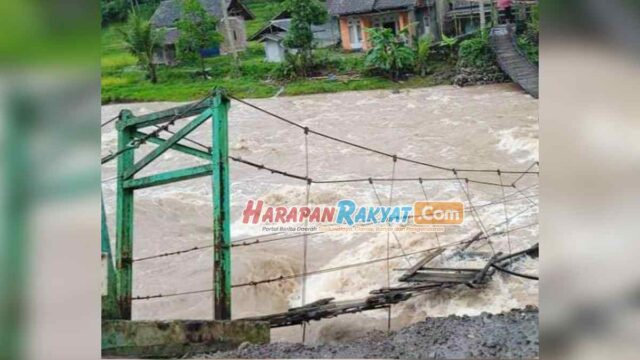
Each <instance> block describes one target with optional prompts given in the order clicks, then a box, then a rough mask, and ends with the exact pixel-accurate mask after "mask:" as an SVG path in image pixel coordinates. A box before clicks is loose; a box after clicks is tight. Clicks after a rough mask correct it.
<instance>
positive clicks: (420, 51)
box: [416, 35, 432, 76]
mask: <svg viewBox="0 0 640 360" xmlns="http://www.w3.org/2000/svg"><path fill="white" fill-rule="evenodd" d="M431 42H432V41H431V36H430V35H425V36H423V37H421V38H420V39H419V40H418V45H417V46H416V73H418V74H420V76H425V75H427V71H428V70H429V63H428V61H429V53H430V52H431Z"/></svg>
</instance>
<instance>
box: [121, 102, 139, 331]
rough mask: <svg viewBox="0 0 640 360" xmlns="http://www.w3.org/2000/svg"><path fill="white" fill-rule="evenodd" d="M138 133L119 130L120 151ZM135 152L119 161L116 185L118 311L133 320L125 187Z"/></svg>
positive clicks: (129, 208) (129, 203)
mask: <svg viewBox="0 0 640 360" xmlns="http://www.w3.org/2000/svg"><path fill="white" fill-rule="evenodd" d="M130 117H133V114H132V113H131V112H130V111H128V110H123V111H122V112H121V113H120V120H119V122H120V121H126V120H127V119H128V118H130ZM134 135H135V129H134V128H133V127H123V128H121V129H119V130H118V151H120V150H122V149H124V148H125V147H126V146H128V145H129V143H130V142H131V140H133V139H134ZM133 161H134V150H130V151H125V152H124V153H122V154H121V155H120V156H119V157H118V182H117V185H116V192H117V194H116V198H117V204H116V268H117V274H118V275H117V279H118V290H117V298H118V308H119V310H120V316H119V317H120V318H121V319H124V320H131V289H132V281H133V264H132V256H133V189H127V188H125V186H124V183H125V179H124V174H125V172H126V171H128V170H129V169H130V168H131V167H132V166H133Z"/></svg>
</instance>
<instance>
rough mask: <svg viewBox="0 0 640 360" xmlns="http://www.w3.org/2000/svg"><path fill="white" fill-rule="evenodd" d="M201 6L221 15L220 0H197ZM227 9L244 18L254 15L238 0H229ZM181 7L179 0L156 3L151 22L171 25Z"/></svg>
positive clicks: (178, 16) (208, 11) (218, 15)
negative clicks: (156, 6)
mask: <svg viewBox="0 0 640 360" xmlns="http://www.w3.org/2000/svg"><path fill="white" fill-rule="evenodd" d="M199 1H200V4H202V7H203V8H204V9H205V10H206V11H207V13H209V15H212V16H215V17H216V18H218V19H221V18H222V17H223V14H222V2H221V0H199ZM228 10H229V11H234V12H237V13H240V14H242V17H244V19H245V20H252V19H254V18H255V16H254V15H253V14H252V13H251V11H249V9H248V8H247V7H246V6H244V5H243V4H242V2H241V1H240V0H231V1H230V2H229V6H228ZM181 12H182V8H181V6H180V0H165V1H163V2H161V3H160V5H158V8H157V9H156V11H155V12H154V13H153V16H152V17H151V20H150V21H151V24H152V25H153V26H155V27H171V26H174V25H175V23H176V21H178V20H179V19H180V13H181Z"/></svg>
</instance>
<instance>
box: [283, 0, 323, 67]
mask: <svg viewBox="0 0 640 360" xmlns="http://www.w3.org/2000/svg"><path fill="white" fill-rule="evenodd" d="M284 7H285V9H286V10H287V11H289V13H290V14H291V25H290V27H289V31H288V34H287V37H286V38H285V39H284V46H286V47H287V48H290V49H294V51H296V52H297V55H298V57H299V60H300V63H301V65H300V72H301V74H299V75H302V76H305V77H306V76H307V72H308V70H309V67H310V66H311V64H312V63H313V58H312V56H313V48H314V42H313V31H312V30H311V26H312V25H321V24H323V23H324V22H326V21H327V18H328V14H327V10H326V9H325V7H324V6H322V5H321V4H320V3H319V2H318V1H317V0H285V2H284Z"/></svg>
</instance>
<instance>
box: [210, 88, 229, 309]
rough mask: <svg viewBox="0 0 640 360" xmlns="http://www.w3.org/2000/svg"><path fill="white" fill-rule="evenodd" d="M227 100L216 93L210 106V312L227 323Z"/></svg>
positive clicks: (220, 93)
mask: <svg viewBox="0 0 640 360" xmlns="http://www.w3.org/2000/svg"><path fill="white" fill-rule="evenodd" d="M229 105H230V103H229V99H227V98H226V97H225V96H224V95H223V94H222V92H221V91H220V90H218V91H216V94H215V99H214V103H213V107H212V110H213V117H212V119H213V121H212V126H213V131H212V133H213V138H212V140H213V144H212V146H213V147H212V159H211V160H212V162H213V191H212V192H213V246H214V247H213V249H214V253H213V281H214V299H213V304H214V305H213V311H214V319H215V320H230V319H231V219H230V216H231V206H230V191H229V190H230V189H229V138H228V135H229V133H228V118H227V115H228V111H229Z"/></svg>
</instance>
